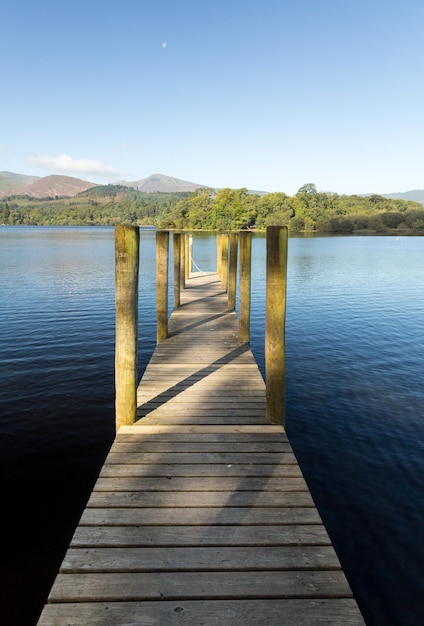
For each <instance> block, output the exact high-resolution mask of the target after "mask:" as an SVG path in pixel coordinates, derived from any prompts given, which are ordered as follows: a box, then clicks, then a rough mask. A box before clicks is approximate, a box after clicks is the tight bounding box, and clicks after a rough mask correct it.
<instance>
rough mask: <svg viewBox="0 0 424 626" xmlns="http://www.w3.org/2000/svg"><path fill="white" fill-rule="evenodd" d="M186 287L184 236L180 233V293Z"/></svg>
mask: <svg viewBox="0 0 424 626" xmlns="http://www.w3.org/2000/svg"><path fill="white" fill-rule="evenodd" d="M185 285H186V276H185V234H184V233H181V239H180V291H184V289H185Z"/></svg>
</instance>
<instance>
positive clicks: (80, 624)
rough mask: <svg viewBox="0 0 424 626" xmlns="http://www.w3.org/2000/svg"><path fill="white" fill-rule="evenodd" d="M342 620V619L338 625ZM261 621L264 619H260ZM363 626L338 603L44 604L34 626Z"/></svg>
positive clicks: (353, 608) (350, 603) (348, 606)
mask: <svg viewBox="0 0 424 626" xmlns="http://www.w3.org/2000/svg"><path fill="white" fill-rule="evenodd" d="M341 616H342V621H341ZM264 620H266V621H264ZM65 624H66V626H152V625H153V624H158V625H160V626H176V625H177V624H186V625H187V626H195V625H198V624H199V625H200V624H202V626H240V625H241V624H243V626H364V621H363V618H362V617H361V614H360V613H359V611H358V607H357V605H356V602H355V601H354V600H352V599H349V598H341V599H337V600H335V599H319V600H313V599H301V600H298V599H278V600H275V599H266V600H252V599H248V600H210V599H207V600H196V601H187V600H184V601H179V602H175V601H166V600H162V601H161V602H134V601H133V602H95V603H78V604H76V603H74V604H72V603H67V604H50V605H47V606H46V607H45V609H44V611H43V614H42V616H41V619H40V622H39V626H64V625H65Z"/></svg>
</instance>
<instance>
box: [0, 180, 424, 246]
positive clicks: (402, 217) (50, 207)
mask: <svg viewBox="0 0 424 626" xmlns="http://www.w3.org/2000/svg"><path fill="white" fill-rule="evenodd" d="M118 223H128V224H139V225H150V226H157V227H158V228H169V229H187V230H195V229H196V230H219V231H228V230H241V229H245V228H254V229H256V230H258V231H260V230H264V229H265V228H266V227H267V226H269V225H284V226H285V225H287V226H288V228H289V230H290V232H291V233H314V232H315V233H323V234H325V233H328V234H337V233H338V234H349V233H357V234H360V233H361V234H365V233H370V234H374V233H377V234H395V233H399V234H402V233H403V234H411V233H412V234H424V207H423V205H422V204H420V203H419V202H413V201H407V200H399V199H396V200H395V199H389V198H385V197H383V196H380V195H369V196H358V195H338V194H335V193H329V192H321V191H317V189H316V187H315V185H313V184H311V183H308V184H306V185H303V186H302V187H301V188H300V189H299V191H298V192H297V193H296V194H295V195H294V196H288V195H286V194H285V193H283V192H276V193H268V194H256V193H249V192H248V190H247V189H219V190H214V189H197V190H196V191H194V192H192V193H188V192H178V193H160V192H157V193H145V192H140V191H137V190H135V189H131V188H128V187H123V186H120V185H104V186H98V187H93V188H92V189H89V190H87V191H85V192H83V193H80V194H79V195H78V196H75V197H72V198H49V199H43V200H37V199H32V198H28V197H24V196H21V197H19V196H14V197H6V198H2V199H1V200H0V224H3V225H33V226H35V225H43V226H44V225H54V226H97V225H99V226H112V225H115V224H118Z"/></svg>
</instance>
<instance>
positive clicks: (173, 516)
mask: <svg viewBox="0 0 424 626" xmlns="http://www.w3.org/2000/svg"><path fill="white" fill-rule="evenodd" d="M80 523H81V524H83V525H85V526H96V525H97V526H137V525H140V526H142V525H146V526H154V525H157V526H187V525H191V526H211V525H215V526H219V525H223V526H228V525H234V524H237V525H240V524H248V525H255V524H257V525H264V524H321V523H322V522H321V518H320V516H319V514H318V511H317V510H316V509H315V508H311V507H289V508H271V507H269V508H259V509H252V508H250V507H247V508H244V507H238V508H237V507H231V508H230V507H229V508H220V507H197V508H194V509H187V508H180V507H173V508H160V509H156V508H139V509H134V508H132V509H128V508H96V509H91V508H87V509H85V511H84V513H83V514H82V517H81V520H80Z"/></svg>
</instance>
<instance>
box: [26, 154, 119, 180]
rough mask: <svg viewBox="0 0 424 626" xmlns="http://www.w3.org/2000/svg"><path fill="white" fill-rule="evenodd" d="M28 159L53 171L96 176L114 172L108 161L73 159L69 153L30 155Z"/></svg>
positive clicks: (108, 174)
mask: <svg viewBox="0 0 424 626" xmlns="http://www.w3.org/2000/svg"><path fill="white" fill-rule="evenodd" d="M28 160H29V162H30V163H31V164H32V165H36V166H37V167H41V168H42V169H45V170H50V171H53V172H72V173H74V174H75V173H78V174H92V175H96V176H110V175H111V174H115V173H116V172H115V168H114V167H113V166H112V165H109V164H108V163H104V162H103V161H98V160H96V159H74V158H73V157H71V156H70V155H69V154H59V155H58V156H35V155H31V156H30V157H29V158H28Z"/></svg>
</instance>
